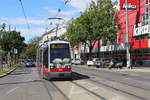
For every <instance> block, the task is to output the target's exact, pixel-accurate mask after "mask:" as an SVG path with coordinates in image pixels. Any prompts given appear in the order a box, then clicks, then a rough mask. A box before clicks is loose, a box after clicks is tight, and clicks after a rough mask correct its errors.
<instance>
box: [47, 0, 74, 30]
mask: <svg viewBox="0 0 150 100" xmlns="http://www.w3.org/2000/svg"><path fill="white" fill-rule="evenodd" d="M70 1H71V0H65V2H64V4H63V5H62V6H61V7H60V8H58V9H57V12H56V14H55V15H54V18H56V17H58V14H59V13H61V12H62V10H63V9H64V7H65V6H66V5H67V3H69V2H70ZM50 25H52V23H50V24H49V25H48V26H47V27H46V31H47V30H48V29H49V28H48V27H49V26H50Z"/></svg>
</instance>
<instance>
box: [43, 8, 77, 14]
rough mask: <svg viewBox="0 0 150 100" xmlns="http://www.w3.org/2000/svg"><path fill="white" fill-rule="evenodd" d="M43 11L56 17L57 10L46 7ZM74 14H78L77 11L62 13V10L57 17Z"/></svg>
mask: <svg viewBox="0 0 150 100" xmlns="http://www.w3.org/2000/svg"><path fill="white" fill-rule="evenodd" d="M44 9H45V10H47V11H48V13H49V14H52V15H56V14H57V13H58V10H56V9H50V8H48V7H44ZM76 13H78V11H77V10H68V11H64V10H62V11H61V12H60V13H59V15H61V16H68V15H75V14H76Z"/></svg>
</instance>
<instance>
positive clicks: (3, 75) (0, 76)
mask: <svg viewBox="0 0 150 100" xmlns="http://www.w3.org/2000/svg"><path fill="white" fill-rule="evenodd" d="M16 69H17V67H16V68H13V69H12V70H10V71H9V72H7V73H5V74H2V75H0V78H2V77H5V76H7V75H9V74H10V73H12V72H13V71H14V70H16Z"/></svg>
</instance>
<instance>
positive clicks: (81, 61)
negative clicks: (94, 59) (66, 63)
mask: <svg viewBox="0 0 150 100" xmlns="http://www.w3.org/2000/svg"><path fill="white" fill-rule="evenodd" d="M72 64H75V65H81V64H83V60H81V59H79V58H76V59H73V60H72Z"/></svg>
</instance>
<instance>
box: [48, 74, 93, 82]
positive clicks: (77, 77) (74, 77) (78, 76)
mask: <svg viewBox="0 0 150 100" xmlns="http://www.w3.org/2000/svg"><path fill="white" fill-rule="evenodd" d="M89 78H90V77H89V76H87V75H84V74H80V73H77V72H72V78H71V79H70V78H69V79H68V78H53V79H51V80H50V81H74V80H84V79H89Z"/></svg>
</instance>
